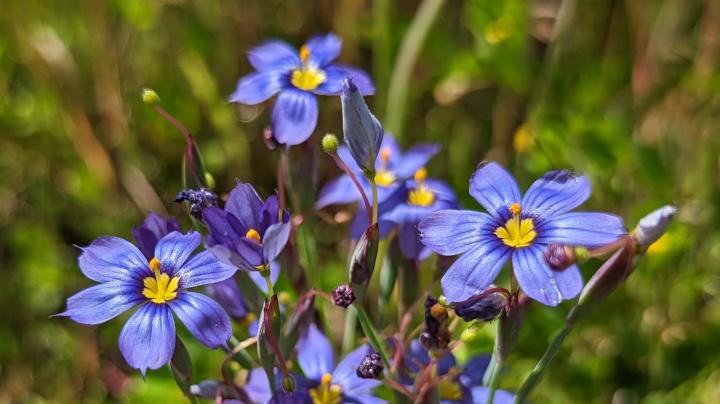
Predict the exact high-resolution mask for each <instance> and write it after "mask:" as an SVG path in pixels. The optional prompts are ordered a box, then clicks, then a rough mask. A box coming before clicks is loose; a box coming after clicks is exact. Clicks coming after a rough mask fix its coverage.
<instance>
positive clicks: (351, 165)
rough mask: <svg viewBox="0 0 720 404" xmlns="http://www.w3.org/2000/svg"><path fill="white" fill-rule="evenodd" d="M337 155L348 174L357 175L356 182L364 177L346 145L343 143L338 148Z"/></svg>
mask: <svg viewBox="0 0 720 404" xmlns="http://www.w3.org/2000/svg"><path fill="white" fill-rule="evenodd" d="M385 138H387V136H385ZM337 154H338V157H340V159H341V160H342V161H343V163H345V165H346V166H347V167H348V169H349V170H350V172H352V173H354V174H357V178H358V180H360V179H361V178H364V177H365V176H364V175H363V172H362V168H360V166H359V165H358V164H357V163H356V162H355V159H354V158H353V156H352V154H350V149H349V148H348V147H347V145H346V144H344V143H343V144H341V145H340V147H338V150H337ZM340 169H342V167H340ZM343 171H344V170H343ZM368 186H369V185H368ZM368 189H370V188H368Z"/></svg>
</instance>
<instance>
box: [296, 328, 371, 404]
mask: <svg viewBox="0 0 720 404" xmlns="http://www.w3.org/2000/svg"><path fill="white" fill-rule="evenodd" d="M371 352H372V350H371V349H370V347H369V346H368V345H367V344H365V345H362V346H361V347H360V348H358V349H356V350H354V351H352V352H350V353H349V354H348V355H347V356H346V357H345V358H344V359H343V360H342V361H340V363H338V364H337V366H335V355H334V354H333V349H332V346H331V345H330V341H329V340H328V339H327V337H326V336H325V335H323V333H322V332H320V330H318V328H317V326H315V324H310V326H309V327H308V330H307V331H306V333H305V334H304V335H303V337H302V338H300V340H299V341H298V345H297V360H298V364H299V365H300V369H302V371H303V373H304V374H305V378H306V379H307V383H308V386H309V388H308V392H309V394H310V397H311V398H312V401H313V403H315V404H335V403H340V402H342V403H370V404H372V403H378V404H379V403H385V400H382V399H379V398H376V397H374V396H373V395H372V390H373V389H374V388H375V387H377V386H379V385H380V384H381V383H382V382H381V381H379V380H375V379H362V378H360V377H358V376H357V374H356V371H357V367H358V366H359V365H360V362H361V361H362V359H363V357H365V355H368V354H370V353H371Z"/></svg>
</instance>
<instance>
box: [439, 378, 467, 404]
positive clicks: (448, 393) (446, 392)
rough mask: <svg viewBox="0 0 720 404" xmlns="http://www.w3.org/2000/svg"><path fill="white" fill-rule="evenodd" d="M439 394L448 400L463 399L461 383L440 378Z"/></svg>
mask: <svg viewBox="0 0 720 404" xmlns="http://www.w3.org/2000/svg"><path fill="white" fill-rule="evenodd" d="M437 389H438V395H439V396H440V398H441V399H443V400H448V401H460V400H462V396H463V391H462V387H460V383H457V382H454V381H452V380H450V379H443V380H440V382H438V384H437Z"/></svg>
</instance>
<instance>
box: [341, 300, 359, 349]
mask: <svg viewBox="0 0 720 404" xmlns="http://www.w3.org/2000/svg"><path fill="white" fill-rule="evenodd" d="M356 324H357V312H356V311H355V310H345V332H343V340H342V352H343V355H346V354H348V353H349V352H350V351H352V349H353V347H354V345H355V328H356Z"/></svg>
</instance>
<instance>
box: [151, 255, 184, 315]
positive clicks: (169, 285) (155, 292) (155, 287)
mask: <svg viewBox="0 0 720 404" xmlns="http://www.w3.org/2000/svg"><path fill="white" fill-rule="evenodd" d="M148 266H149V267H150V270H151V271H152V272H153V273H154V274H155V276H148V277H146V278H145V279H143V286H144V289H143V291H142V294H143V296H145V297H147V298H148V299H150V301H151V302H153V303H156V304H161V303H167V302H169V301H171V300H173V299H175V298H176V297H177V290H178V286H179V285H180V277H178V276H175V277H173V278H172V279H170V276H169V275H168V274H166V273H164V272H162V273H161V272H160V268H161V267H162V265H161V264H160V260H158V259H157V258H153V259H152V260H150V264H149V265H148Z"/></svg>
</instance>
